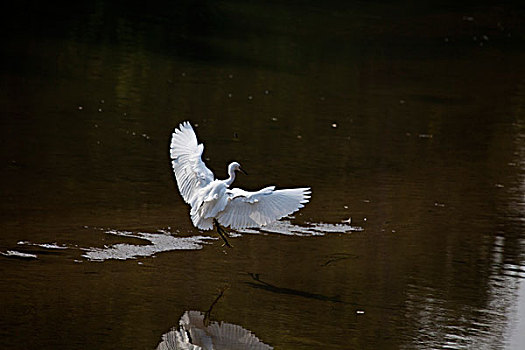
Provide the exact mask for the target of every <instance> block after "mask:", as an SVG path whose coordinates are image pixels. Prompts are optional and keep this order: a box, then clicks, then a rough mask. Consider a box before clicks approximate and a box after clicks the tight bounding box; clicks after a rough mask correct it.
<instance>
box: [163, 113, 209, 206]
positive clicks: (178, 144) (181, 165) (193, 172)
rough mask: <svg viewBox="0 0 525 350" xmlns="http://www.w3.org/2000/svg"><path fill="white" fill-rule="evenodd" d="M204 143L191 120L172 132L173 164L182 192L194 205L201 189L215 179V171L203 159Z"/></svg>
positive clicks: (187, 200) (186, 199) (185, 198)
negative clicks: (201, 142)
mask: <svg viewBox="0 0 525 350" xmlns="http://www.w3.org/2000/svg"><path fill="white" fill-rule="evenodd" d="M203 151H204V145H203V144H198V142H197V136H196V135H195V132H194V131H193V128H192V127H191V124H190V123H189V122H183V123H181V124H180V125H179V127H178V128H176V129H175V131H174V132H173V134H172V137H171V145H170V156H171V159H172V161H171V166H172V167H173V172H174V173H175V178H176V179H177V185H178V187H179V191H180V194H181V195H182V198H184V201H186V203H189V204H190V205H192V206H193V204H194V202H195V199H196V196H197V195H198V192H199V189H201V188H203V187H205V186H206V185H207V184H209V183H210V182H211V181H213V178H214V176H213V173H212V172H211V171H210V169H208V168H207V167H206V164H204V162H203V161H202V159H201V156H202V152H203Z"/></svg>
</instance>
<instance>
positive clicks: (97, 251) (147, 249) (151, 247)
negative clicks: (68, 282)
mask: <svg viewBox="0 0 525 350" xmlns="http://www.w3.org/2000/svg"><path fill="white" fill-rule="evenodd" d="M106 233H108V234H111V235H115V236H120V237H128V238H137V239H141V240H145V241H148V242H149V243H151V244H146V245H135V244H128V243H119V244H114V245H111V246H108V247H104V248H89V249H86V253H84V254H82V256H83V257H84V258H86V259H88V260H92V261H104V260H108V259H116V260H127V259H136V258H138V257H146V256H153V255H155V254H156V253H160V252H168V251H172V250H196V249H202V246H203V244H205V243H206V240H210V239H215V238H211V237H206V236H192V237H175V236H172V235H171V234H170V233H169V232H167V231H164V232H159V233H145V232H129V231H118V230H109V231H106Z"/></svg>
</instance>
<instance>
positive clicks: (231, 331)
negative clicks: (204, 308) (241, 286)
mask: <svg viewBox="0 0 525 350" xmlns="http://www.w3.org/2000/svg"><path fill="white" fill-rule="evenodd" d="M205 321H206V320H205V315H204V314H203V313H202V312H200V311H186V312H185V313H184V314H183V315H182V317H181V319H180V321H179V327H174V328H173V329H172V330H171V331H169V332H168V333H166V334H164V335H163V336H162V342H161V343H160V344H159V345H158V346H157V350H183V349H195V350H199V349H203V350H213V349H216V350H221V349H223V350H228V349H231V350H270V349H273V348H272V347H271V346H269V345H267V344H264V343H263V342H262V341H260V340H259V338H257V337H256V336H255V335H254V334H253V333H252V332H250V331H249V330H247V329H245V328H242V327H241V326H238V325H235V324H231V323H226V322H220V323H219V322H216V321H211V322H205Z"/></svg>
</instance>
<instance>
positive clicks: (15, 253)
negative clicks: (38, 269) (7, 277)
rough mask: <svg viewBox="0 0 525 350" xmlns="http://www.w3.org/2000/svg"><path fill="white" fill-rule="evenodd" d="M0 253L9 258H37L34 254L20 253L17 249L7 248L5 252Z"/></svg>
mask: <svg viewBox="0 0 525 350" xmlns="http://www.w3.org/2000/svg"><path fill="white" fill-rule="evenodd" d="M0 254H2V255H4V256H7V257H10V258H23V259H37V258H38V257H37V256H36V254H29V253H22V252H19V251H17V250H8V251H6V252H0Z"/></svg>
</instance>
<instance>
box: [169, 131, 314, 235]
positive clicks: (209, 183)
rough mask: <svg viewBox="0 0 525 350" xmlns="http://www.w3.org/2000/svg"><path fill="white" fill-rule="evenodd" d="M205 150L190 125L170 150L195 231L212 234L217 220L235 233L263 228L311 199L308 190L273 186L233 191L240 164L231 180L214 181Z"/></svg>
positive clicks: (230, 170)
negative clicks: (239, 230) (232, 185)
mask: <svg viewBox="0 0 525 350" xmlns="http://www.w3.org/2000/svg"><path fill="white" fill-rule="evenodd" d="M203 150H204V146H203V145H202V144H198V142H197V136H196V135H195V132H194V131H193V128H192V127H191V125H190V123H189V122H183V123H181V124H180V125H179V127H178V128H177V129H175V131H174V132H173V135H172V139H171V146H170V155H171V159H172V166H173V171H174V173H175V178H176V180H177V184H178V187H179V191H180V194H181V195H182V198H184V200H185V201H186V203H188V204H189V205H190V206H191V211H190V215H191V220H192V222H193V225H195V227H198V228H200V229H202V230H210V229H212V228H213V219H217V220H218V221H219V223H220V224H221V225H223V226H227V227H231V228H232V229H243V228H252V227H260V226H264V225H267V224H269V223H271V222H273V221H276V220H279V219H280V218H282V217H284V216H286V215H290V214H292V213H294V212H295V211H297V210H299V209H301V208H302V207H303V206H304V204H306V203H308V201H309V199H310V196H311V191H310V188H307V187H306V188H293V189H284V190H276V189H275V187H274V186H270V187H266V188H263V189H262V190H260V191H256V192H248V191H245V190H242V189H240V188H232V189H230V188H229V186H230V185H231V184H232V182H233V181H234V180H235V171H236V170H239V169H240V165H239V163H237V162H233V163H231V164H230V165H229V166H228V174H229V178H228V179H226V180H214V176H213V173H212V172H211V171H210V170H209V169H208V168H207V167H206V165H205V164H204V162H203V161H202V159H201V156H202V152H203Z"/></svg>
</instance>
